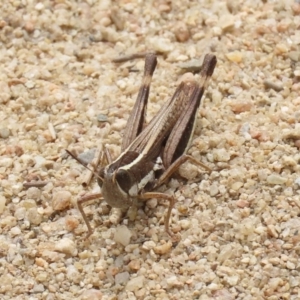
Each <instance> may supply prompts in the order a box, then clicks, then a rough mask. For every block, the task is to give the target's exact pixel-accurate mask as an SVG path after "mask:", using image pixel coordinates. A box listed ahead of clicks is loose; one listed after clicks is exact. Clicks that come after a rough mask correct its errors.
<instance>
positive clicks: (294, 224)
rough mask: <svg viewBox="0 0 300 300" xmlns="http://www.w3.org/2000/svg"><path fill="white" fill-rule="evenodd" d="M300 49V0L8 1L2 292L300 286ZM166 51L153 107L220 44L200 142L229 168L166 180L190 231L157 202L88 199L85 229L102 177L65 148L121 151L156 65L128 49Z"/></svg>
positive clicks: (208, 157) (208, 155) (34, 295)
mask: <svg viewBox="0 0 300 300" xmlns="http://www.w3.org/2000/svg"><path fill="white" fill-rule="evenodd" d="M143 2H145V3H143ZM299 46H300V4H299V2H298V1H290V0H282V1H258V0H255V1H253V0H251V1H250V0H249V1H237V0H233V1H227V2H226V1H222V0H217V1H212V0H211V1H208V0H200V1H187V0H182V1H178V0H175V1H168V0H158V1H133V0H123V1H109V0H107V1H105V0H104V1H101V0H98V1H97V0H86V1H75V0H69V1H68V0H54V1H53V0H52V1H50V0H46V1H41V2H38V1H35V0H12V1H1V4H0V61H1V63H0V70H1V71H0V107H1V109H0V120H1V124H0V178H1V182H0V213H1V216H0V283H1V284H0V294H1V299H32V300H33V299H47V300H50V299H174V300H175V299H225V300H229V299H270V300H275V299H300V263H299V254H300V244H299V242H300V219H299V216H300V195H299V194H300V193H299V186H300V175H299V169H300V167H299V162H300V154H299V148H300V126H299V120H300V112H299V106H300V96H299V91H300V63H299V60H300V50H299V49H300V48H299ZM150 51H151V52H156V53H158V54H159V56H158V67H157V70H156V72H155V74H154V78H153V84H152V89H151V93H150V103H149V105H148V119H150V118H151V116H153V115H154V114H155V113H156V112H157V111H158V109H159V108H160V107H161V105H162V104H163V103H164V102H165V101H166V100H167V99H168V98H169V97H170V96H171V95H172V93H173V92H174V90H175V87H176V85H178V82H179V81H180V79H181V77H182V75H183V74H184V73H185V72H187V71H190V70H193V68H195V67H197V65H199V62H201V60H202V59H203V57H204V54H205V53H208V52H212V53H214V54H215V55H216V56H217V59H218V64H217V67H216V69H215V73H214V75H213V77H212V80H211V82H210V84H209V87H208V89H207V93H206V95H205V97H203V99H202V106H201V109H200V111H199V118H198V122H197V129H196V132H195V135H194V139H193V142H192V145H191V147H190V150H189V154H191V155H192V156H193V157H195V158H196V159H199V160H201V161H202V162H203V163H205V164H206V165H207V166H209V167H210V168H211V169H213V171H212V172H211V173H210V174H209V173H207V172H205V171H204V170H202V169H200V168H198V167H197V166H195V165H192V164H185V165H184V166H183V167H182V168H181V170H180V172H181V174H182V176H183V177H185V179H184V178H177V177H174V178H173V179H172V180H170V181H169V182H168V183H167V184H166V185H165V186H164V187H162V188H161V189H160V190H161V191H165V192H166V193H169V194H174V195H175V197H176V199H177V203H176V206H175V208H174V209H173V212H172V221H171V228H172V230H173V232H175V233H176V234H177V235H178V236H180V237H181V239H180V241H179V242H178V243H172V241H171V240H170V238H169V237H168V235H167V234H166V233H165V232H164V220H163V216H164V214H165V212H166V207H167V203H164V202H161V201H159V202H157V201H156V200H155V199H152V200H149V201H148V202H147V203H146V205H145V206H143V207H140V208H139V209H137V210H134V209H131V210H130V211H129V212H127V213H126V212H125V213H123V214H121V213H120V212H119V211H117V210H114V209H113V210H111V209H110V207H109V206H108V205H107V204H106V203H105V202H104V201H102V202H100V201H99V202H95V203H92V204H91V205H89V206H86V207H85V212H86V214H87V215H88V219H89V220H90V222H91V225H92V227H93V228H95V230H94V233H93V234H92V236H91V237H90V238H89V239H88V240H86V241H85V240H84V237H85V235H86V232H87V228H86V225H85V224H84V222H83V219H82V217H81V214H80V213H79V212H78V210H77V208H76V201H77V199H79V198H80V196H81V195H83V194H89V193H92V192H99V187H98V186H97V183H96V182H95V180H92V182H91V184H90V185H89V186H88V187H86V188H84V187H82V185H81V183H82V181H83V180H84V178H85V176H86V175H85V174H86V170H85V169H84V168H83V167H82V166H81V165H80V164H78V162H76V161H75V160H74V159H72V158H70V157H68V156H67V155H66V153H65V149H69V150H72V151H74V153H76V154H77V155H81V157H83V158H85V159H88V157H89V156H92V155H91V154H93V153H94V152H93V151H95V149H96V148H97V149H101V147H102V146H103V145H107V147H108V148H109V149H110V152H111V153H112V155H113V157H117V156H118V154H119V153H120V144H121V140H122V134H123V129H124V126H125V124H126V120H127V118H128V115H129V112H130V109H131V108H132V106H133V104H134V101H135V99H136V95H137V91H138V88H139V85H140V83H141V79H142V72H143V65H144V62H143V58H136V59H132V60H129V61H126V62H123V63H114V62H113V61H112V60H113V59H114V58H118V57H121V56H123V55H128V54H137V53H139V54H140V53H145V52H150ZM189 76H190V75H189ZM195 76H196V78H198V77H197V76H198V75H195Z"/></svg>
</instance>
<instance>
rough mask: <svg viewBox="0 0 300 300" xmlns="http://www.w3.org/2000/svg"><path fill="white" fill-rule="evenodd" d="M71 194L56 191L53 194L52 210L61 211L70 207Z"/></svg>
mask: <svg viewBox="0 0 300 300" xmlns="http://www.w3.org/2000/svg"><path fill="white" fill-rule="evenodd" d="M71 198H72V194H71V193H70V192H69V191H58V192H55V193H53V198H52V208H53V209H54V210H55V211H61V210H64V209H66V208H67V207H69V206H70V203H71Z"/></svg>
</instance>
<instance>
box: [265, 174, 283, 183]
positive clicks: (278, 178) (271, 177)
mask: <svg viewBox="0 0 300 300" xmlns="http://www.w3.org/2000/svg"><path fill="white" fill-rule="evenodd" d="M267 182H268V183H269V184H285V183H286V182H287V178H285V177H282V176H280V175H278V174H271V175H269V176H268V177H267Z"/></svg>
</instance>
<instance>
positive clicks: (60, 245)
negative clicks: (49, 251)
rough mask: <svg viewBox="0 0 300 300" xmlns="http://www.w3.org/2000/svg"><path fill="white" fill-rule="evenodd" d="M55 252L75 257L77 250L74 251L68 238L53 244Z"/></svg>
mask: <svg viewBox="0 0 300 300" xmlns="http://www.w3.org/2000/svg"><path fill="white" fill-rule="evenodd" d="M55 250H56V251H57V252H62V253H65V254H67V255H71V256H76V255H77V249H76V245H75V243H74V242H73V241H72V240H70V239H68V238H64V239H61V240H60V241H58V242H57V243H56V244H55Z"/></svg>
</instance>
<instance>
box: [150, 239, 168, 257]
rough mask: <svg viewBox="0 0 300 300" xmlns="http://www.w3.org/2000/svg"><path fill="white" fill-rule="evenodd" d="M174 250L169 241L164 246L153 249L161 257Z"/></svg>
mask: <svg viewBox="0 0 300 300" xmlns="http://www.w3.org/2000/svg"><path fill="white" fill-rule="evenodd" d="M171 249H172V242H171V241H168V242H166V243H164V244H162V245H159V246H156V247H154V248H153V250H154V252H155V253H156V254H159V255H164V254H166V253H168V252H170V250H171Z"/></svg>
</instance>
